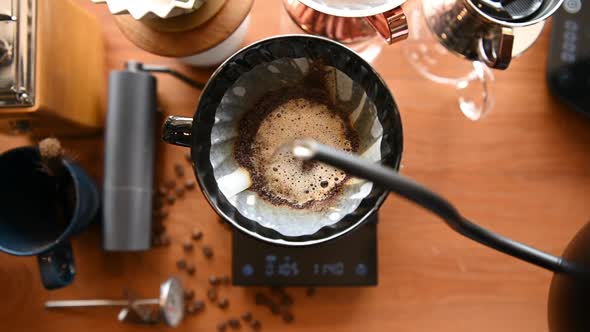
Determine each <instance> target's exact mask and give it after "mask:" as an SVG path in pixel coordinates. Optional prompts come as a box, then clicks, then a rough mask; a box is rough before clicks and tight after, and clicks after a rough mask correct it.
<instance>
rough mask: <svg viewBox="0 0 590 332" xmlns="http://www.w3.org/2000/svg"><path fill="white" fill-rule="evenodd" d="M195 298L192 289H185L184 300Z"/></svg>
mask: <svg viewBox="0 0 590 332" xmlns="http://www.w3.org/2000/svg"><path fill="white" fill-rule="evenodd" d="M194 297H195V291H194V290H192V289H185V290H184V300H185V301H190V300H192V299H193V298H194Z"/></svg>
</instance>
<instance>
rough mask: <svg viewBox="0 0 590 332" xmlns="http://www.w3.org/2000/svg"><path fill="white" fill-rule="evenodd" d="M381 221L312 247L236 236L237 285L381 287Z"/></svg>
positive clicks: (234, 266)
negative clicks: (379, 248) (378, 242)
mask: <svg viewBox="0 0 590 332" xmlns="http://www.w3.org/2000/svg"><path fill="white" fill-rule="evenodd" d="M376 219H377V218H376V217H375V216H372V217H371V218H369V220H367V222H366V223H365V224H364V225H362V226H360V227H359V228H358V229H356V230H354V231H352V232H351V233H350V234H347V235H344V236H343V237H341V238H338V239H335V240H333V241H329V242H327V243H323V244H319V245H315V246H308V247H296V248H291V247H285V246H277V245H273V244H270V243H266V242H262V241H260V240H257V239H254V238H252V237H250V236H248V235H246V234H244V233H242V232H240V231H234V234H233V246H232V251H233V261H232V274H233V278H232V279H233V284H234V285H237V286H373V285H377V220H376Z"/></svg>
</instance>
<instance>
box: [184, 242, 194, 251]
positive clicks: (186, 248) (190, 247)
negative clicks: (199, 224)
mask: <svg viewBox="0 0 590 332" xmlns="http://www.w3.org/2000/svg"><path fill="white" fill-rule="evenodd" d="M193 248H194V247H193V243H192V242H191V241H190V240H187V241H184V242H183V243H182V249H183V250H184V252H191V251H193Z"/></svg>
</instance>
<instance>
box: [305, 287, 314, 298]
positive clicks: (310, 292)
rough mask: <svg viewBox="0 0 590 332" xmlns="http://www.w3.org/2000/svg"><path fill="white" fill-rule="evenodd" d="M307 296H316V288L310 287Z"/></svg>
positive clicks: (306, 292)
mask: <svg viewBox="0 0 590 332" xmlns="http://www.w3.org/2000/svg"><path fill="white" fill-rule="evenodd" d="M305 294H306V295H307V296H309V297H312V296H314V295H315V288H314V287H309V288H308V289H307V290H306V291H305Z"/></svg>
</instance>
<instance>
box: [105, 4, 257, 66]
mask: <svg viewBox="0 0 590 332" xmlns="http://www.w3.org/2000/svg"><path fill="white" fill-rule="evenodd" d="M253 2H254V0H227V2H226V4H225V5H224V6H223V8H221V10H220V11H219V13H217V15H215V16H214V17H213V18H212V19H210V20H209V21H208V22H207V23H205V24H204V25H202V26H199V27H198V28H196V29H192V30H189V31H183V32H165V31H158V30H156V29H154V28H151V27H149V26H148V25H147V24H144V23H142V22H141V21H136V20H135V19H133V18H132V17H131V16H129V15H118V16H115V20H116V21H117V24H118V25H119V28H120V29H121V31H122V32H123V34H124V35H125V36H126V37H127V38H129V40H131V41H132V42H133V43H134V44H135V45H137V46H138V47H140V48H142V49H144V50H146V51H148V52H150V53H154V54H157V55H161V56H169V57H186V56H190V55H195V54H198V53H201V52H204V51H206V50H208V49H210V48H212V47H214V46H216V45H218V44H220V43H221V42H223V41H224V40H226V39H227V38H228V37H229V36H230V35H231V34H232V33H233V32H234V31H236V30H237V29H238V27H239V26H240V24H241V23H242V22H243V21H244V19H245V17H246V16H248V13H249V12H250V9H251V8H252V4H253Z"/></svg>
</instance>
